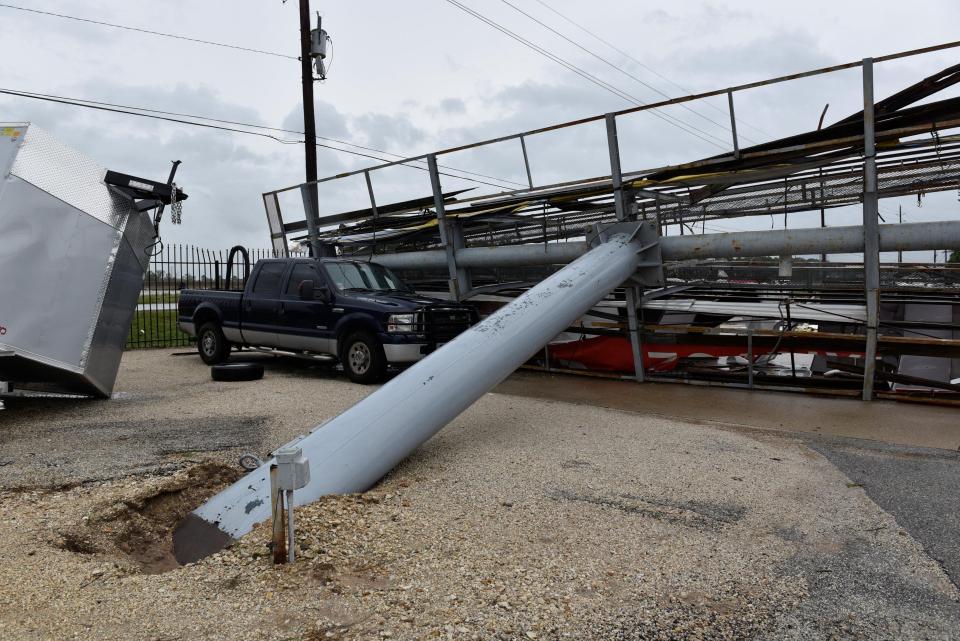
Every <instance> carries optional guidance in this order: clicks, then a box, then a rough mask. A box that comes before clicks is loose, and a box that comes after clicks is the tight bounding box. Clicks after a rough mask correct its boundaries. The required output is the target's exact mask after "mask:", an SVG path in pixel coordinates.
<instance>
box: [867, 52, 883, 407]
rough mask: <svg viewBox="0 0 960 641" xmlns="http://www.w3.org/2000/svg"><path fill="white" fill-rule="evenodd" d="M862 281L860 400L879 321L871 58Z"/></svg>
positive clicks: (873, 361) (874, 355)
mask: <svg viewBox="0 0 960 641" xmlns="http://www.w3.org/2000/svg"><path fill="white" fill-rule="evenodd" d="M863 158H864V161H863V280H864V287H865V289H866V296H867V300H866V303H867V347H866V353H865V355H864V364H863V400H865V401H869V400H871V399H872V398H873V373H874V370H875V369H876V366H877V326H878V325H879V322H880V223H879V222H878V220H877V218H878V216H879V214H880V212H879V202H878V196H877V150H876V140H875V138H874V119H873V59H872V58H864V60H863Z"/></svg>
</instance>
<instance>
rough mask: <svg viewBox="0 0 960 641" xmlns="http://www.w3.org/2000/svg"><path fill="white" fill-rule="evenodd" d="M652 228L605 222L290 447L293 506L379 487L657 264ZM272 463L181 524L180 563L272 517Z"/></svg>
mask: <svg viewBox="0 0 960 641" xmlns="http://www.w3.org/2000/svg"><path fill="white" fill-rule="evenodd" d="M621 229H633V232H629V231H626V232H620V231H619V230H621ZM650 232H652V233H653V234H654V235H655V233H656V230H655V227H653V226H652V225H651V224H650V223H645V224H643V225H638V224H636V223H633V224H627V227H620V226H614V227H611V228H608V231H607V232H606V233H609V234H611V235H610V236H609V237H608V238H606V239H605V240H604V235H605V234H604V233H601V235H600V240H601V242H600V243H599V244H598V245H597V246H596V247H595V248H594V249H592V250H591V251H589V252H588V253H586V254H585V255H584V256H582V257H581V258H579V259H577V260H576V261H574V262H573V263H572V264H570V265H568V266H567V267H565V268H564V269H561V270H560V271H558V272H557V273H555V274H553V275H552V276H550V277H549V278H547V279H546V280H544V281H543V282H542V283H540V284H538V285H537V286H536V287H534V288H532V289H531V290H530V291H529V292H527V293H526V294H525V295H523V296H521V297H519V298H517V299H516V300H515V301H513V302H512V303H510V304H509V305H507V306H505V307H503V308H502V309H500V310H499V311H498V312H497V313H495V314H493V315H492V316H490V317H489V318H487V319H486V320H484V321H483V322H482V323H479V324H478V325H476V326H474V327H473V328H471V329H469V330H467V331H466V332H464V333H463V334H461V335H460V336H458V337H457V338H456V339H454V340H453V341H451V342H450V343H448V344H447V345H445V346H443V347H442V348H440V349H439V350H437V351H436V352H434V353H433V354H431V355H430V356H428V357H427V358H425V359H424V360H422V361H420V362H419V363H417V364H416V365H414V366H413V367H411V368H410V369H408V370H406V371H405V372H403V373H402V374H400V375H399V376H397V377H396V378H394V379H393V380H392V381H390V382H389V383H387V384H385V385H384V386H383V387H381V388H380V389H378V390H377V391H375V392H374V393H373V394H371V395H370V396H368V397H366V398H365V399H363V400H362V401H360V402H359V403H357V404H356V405H354V406H353V407H351V408H350V409H348V410H347V411H345V412H343V413H342V414H340V415H339V416H337V417H335V418H333V419H331V420H330V421H328V422H326V423H324V424H322V425H319V426H317V427H316V428H314V429H313V430H312V431H311V432H310V433H309V434H307V435H306V436H304V437H302V438H300V439H298V440H296V441H294V442H293V443H291V444H289V445H288V446H286V447H290V446H296V447H299V448H302V450H303V453H304V456H305V457H306V458H307V459H309V460H310V462H311V468H312V470H311V471H312V474H311V478H310V481H309V483H308V484H307V486H306V487H304V488H303V489H302V490H300V491H299V492H298V493H297V495H296V497H295V499H296V503H297V504H299V505H303V504H307V503H312V502H313V501H316V500H317V499H318V498H320V497H321V496H324V495H327V494H345V493H350V492H360V491H363V490H366V489H367V488H369V487H370V486H371V485H373V484H374V483H376V482H377V481H378V480H379V479H380V478H382V477H383V476H384V475H385V474H386V473H387V472H389V471H390V470H391V469H392V468H393V467H394V466H395V465H397V463H399V462H400V461H402V460H403V459H404V458H405V457H407V456H408V455H409V454H410V452H412V451H413V450H414V449H416V448H417V447H418V446H420V445H421V444H422V443H424V442H426V441H427V440H428V439H429V438H430V437H431V436H433V435H434V434H436V433H437V432H438V431H439V430H440V429H441V428H443V427H444V426H445V425H446V424H447V423H449V422H450V421H451V420H453V419H454V418H455V417H456V416H457V415H459V414H460V413H461V412H463V411H464V410H465V409H467V408H468V407H469V406H470V405H472V404H473V403H474V401H476V400H477V399H478V398H480V397H481V396H483V394H485V393H486V392H487V391H489V390H490V389H491V388H493V387H494V386H495V385H496V384H497V383H499V382H500V381H502V380H503V379H505V378H506V377H507V376H509V375H510V374H511V373H512V372H513V371H514V370H515V369H516V368H517V367H519V366H520V365H522V364H523V363H524V362H525V361H526V360H527V359H528V358H530V357H531V356H532V355H533V354H534V353H536V352H537V351H538V350H540V349H541V348H542V347H543V345H545V344H546V343H547V342H548V341H550V340H551V339H552V338H553V337H554V336H556V335H557V334H558V333H560V332H561V331H563V329H564V328H566V327H567V326H568V325H569V324H570V323H571V322H573V321H574V320H575V319H577V318H579V317H580V316H582V315H583V314H584V313H586V312H587V310H589V309H590V308H591V307H593V306H594V305H595V304H596V303H598V302H599V301H600V300H601V299H603V298H604V297H605V296H606V295H607V294H608V293H609V292H610V291H612V290H613V289H614V288H616V287H618V286H620V285H621V284H622V283H623V282H624V281H626V280H627V279H628V278H630V277H631V276H632V275H634V274H635V273H636V271H637V268H638V267H640V266H643V265H644V264H645V263H647V262H654V261H656V262H658V261H659V252H658V251H657V246H656V245H657V243H656V241H652V242H649V233H650ZM638 234H639V236H638ZM645 240H647V241H648V242H646V244H643V243H644V241H645ZM444 264H445V263H444ZM465 365H466V366H465ZM272 463H273V460H270V461H267V462H266V463H265V464H264V465H262V466H261V467H260V468H258V469H257V470H255V471H253V472H251V473H250V474H248V475H247V476H245V477H243V478H242V479H240V480H239V481H237V482H236V483H234V484H233V485H232V486H230V487H229V488H227V489H226V490H224V491H223V492H221V493H220V494H217V495H216V496H214V497H213V498H212V499H210V500H209V501H208V502H207V503H205V504H204V505H202V506H201V507H199V508H198V509H197V510H195V511H194V512H193V513H192V514H190V515H189V516H188V517H187V518H186V519H185V520H184V522H183V523H181V524H180V525H179V527H178V528H177V530H176V531H175V532H174V537H173V541H174V552H175V554H176V556H177V559H178V560H180V561H181V562H183V563H186V562H191V561H195V560H197V559H200V558H203V557H205V556H207V555H209V554H212V553H214V552H216V551H218V550H220V549H221V548H222V547H223V546H225V545H226V544H227V543H229V542H230V541H231V540H232V539H234V538H236V537H239V536H242V535H244V534H246V533H247V532H249V531H250V530H251V529H252V528H253V526H254V525H256V524H257V523H259V522H261V521H265V520H267V519H268V518H270V496H271V495H270V480H269V469H270V465H271V464H272Z"/></svg>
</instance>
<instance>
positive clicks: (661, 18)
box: [0, 0, 960, 248]
mask: <svg viewBox="0 0 960 641" xmlns="http://www.w3.org/2000/svg"><path fill="white" fill-rule="evenodd" d="M461 2H462V3H463V4H465V5H467V6H469V7H471V8H473V9H474V10H476V11H478V12H481V13H482V14H484V15H486V16H488V17H489V18H490V19H492V20H494V21H496V22H498V23H499V24H501V25H503V26H504V27H506V28H508V29H510V30H512V31H514V32H516V33H517V34H519V35H521V36H523V37H524V38H526V39H528V40H530V41H532V42H534V43H536V44H537V45H539V46H541V47H543V48H545V49H547V50H549V51H551V52H553V53H555V54H556V55H558V56H561V57H562V58H564V59H566V60H569V61H570V62H572V63H573V64H575V65H577V66H578V67H581V68H582V69H584V70H586V71H588V72H589V73H591V74H594V75H595V76H597V77H599V78H601V79H602V80H603V81H604V82H607V83H610V84H611V85H614V86H616V87H617V88H618V89H619V90H620V91H621V92H623V93H626V94H628V95H629V96H631V97H632V99H635V100H640V101H643V102H649V101H654V100H657V99H658V98H661V97H662V94H668V95H670V96H676V95H681V94H684V93H687V92H688V91H701V90H707V89H714V88H719V87H723V86H727V85H731V84H737V83H742V82H748V81H753V80H759V79H763V78H767V77H771V76H775V75H780V74H786V73H792V72H797V71H803V70H806V69H810V68H814V67H820V66H825V65H829V64H834V63H838V62H844V61H848V60H854V59H860V58H863V57H864V56H868V55H874V56H876V55H882V54H885V53H890V52H896V51H900V50H906V49H911V48H916V47H923V46H927V45H931V44H936V43H940V42H947V41H950V40H953V39H956V25H957V24H960V3H957V2H949V1H946V0H926V1H923V0H916V1H914V2H911V3H892V2H890V3H887V2H880V3H878V2H876V1H871V2H864V1H857V2H837V1H836V0H832V1H830V2H826V1H819V0H810V1H807V2H803V3H797V2H782V1H766V2H701V1H693V0H691V1H676V0H675V1H674V2H670V3H653V2H614V1H611V0H595V1H594V2H590V3H584V2H574V1H573V0H543V1H541V0H510V2H509V3H507V2H505V1H504V0H461ZM9 4H14V5H18V6H22V7H28V8H32V9H37V10H42V11H49V12H56V13H63V14H70V15H74V16H78V17H84V18H90V19H95V20H101V21H107V22H113V23H119V24H124V25H130V26H136V27H142V28H145V29H151V30H156V31H163V32H169V33H176V34H181V35H184V36H188V37H193V38H200V39H205V40H212V41H217V42H222V43H228V44H233V45H238V46H243V47H248V48H254V49H260V50H264V51H270V52H276V53H281V54H286V55H290V56H296V55H297V48H298V22H297V20H298V18H297V6H296V0H290V1H289V2H287V3H283V2H281V0H193V1H192V2H188V1H186V0H167V1H165V2H163V3H158V2H149V1H147V0H124V1H123V2H121V1H120V0H88V1H86V2H82V3H81V2H66V1H59V0H19V2H17V1H14V2H10V3H9ZM511 4H512V5H513V6H511ZM313 8H314V9H316V10H319V11H320V12H321V13H322V15H323V19H324V27H325V28H326V29H327V30H328V31H329V32H330V35H331V36H332V38H333V40H334V44H333V59H332V68H331V73H330V77H329V79H328V80H327V81H326V82H324V83H322V84H319V83H318V84H317V86H316V98H317V109H316V113H317V130H318V134H319V135H320V136H325V137H329V138H334V139H339V140H344V141H348V142H353V143H356V144H360V145H365V146H368V147H372V148H376V149H380V150H384V151H387V152H391V153H396V154H404V155H407V154H410V155H412V154H416V153H422V152H426V151H430V150H432V149H437V148H441V147H448V146H453V145H456V144H461V143H465V142H470V141H474V140H479V139H483V138H488V137H493V136H496V135H503V134H508V133H514V132H517V131H520V130H523V129H529V128H533V127H538V126H542V125H546V124H552V123H556V122H560V121H563V120H569V119H572V118H576V117H581V116H586V115H591V114H595V113H603V112H606V111H611V110H616V109H622V108H624V107H628V106H630V102H629V100H628V99H625V98H624V97H622V96H617V95H614V94H612V93H610V92H608V91H606V90H604V89H603V88H601V87H598V86H596V85H595V84H592V83H591V82H589V81H587V80H585V79H583V78H581V77H579V76H578V75H576V74H574V73H572V72H570V71H568V70H566V69H563V68H562V67H560V66H559V65H557V64H556V63H554V62H551V61H550V60H547V59H546V58H544V57H542V56H540V55H539V54H537V53H536V52H534V51H532V50H530V49H529V48H526V47H524V46H523V45H521V44H520V43H518V42H515V41H514V40H512V39H510V38H509V37H507V36H505V35H503V34H502V33H500V32H498V31H496V30H495V29H493V28H492V27H490V26H489V25H486V24H484V23H482V22H480V21H479V20H477V19H476V18H474V17H472V16H470V15H468V14H467V13H465V12H463V11H462V10H460V9H458V8H457V7H455V6H454V5H453V4H451V3H450V2H448V1H447V0H408V1H405V2H396V1H386V0H380V1H374V0H367V1H363V0H351V1H349V2H347V1H343V0H341V1H339V2H334V1H332V0H327V1H326V2H322V3H321V2H318V0H314V1H313ZM551 8H552V9H555V10H556V11H559V12H561V13H562V14H564V15H566V16H567V17H569V18H570V19H572V20H573V21H575V22H576V23H577V24H579V25H581V26H583V27H586V28H587V29H589V30H591V31H593V32H594V33H595V34H597V35H599V36H601V37H602V38H603V39H605V40H607V41H609V43H611V44H613V45H615V46H616V47H617V48H618V49H620V50H621V51H616V50H614V49H611V48H610V47H609V46H607V45H606V44H604V43H602V42H600V41H598V40H596V39H594V38H592V37H591V36H590V35H588V34H586V33H584V32H583V31H580V30H578V29H577V27H576V26H574V25H573V24H571V23H570V22H567V21H565V20H564V19H563V18H562V17H560V16H558V15H557V14H556V13H554V12H552V11H551V10H550V9H551ZM518 9H519V10H522V11H524V12H527V13H529V14H531V15H532V16H534V17H536V18H537V19H539V20H541V21H543V22H545V23H547V24H548V25H550V26H551V27H552V28H554V29H556V30H557V31H560V32H561V33H563V34H564V35H566V36H567V37H568V38H570V39H571V40H573V41H575V42H576V43H577V44H579V45H581V46H582V47H584V48H586V49H588V50H590V51H591V52H593V53H594V54H596V56H594V55H591V54H590V53H588V52H586V51H584V50H582V49H580V48H578V47H577V46H575V45H574V44H572V43H570V42H568V41H565V40H563V39H562V38H561V37H559V36H557V35H556V34H554V33H551V32H550V31H548V30H546V29H545V28H544V27H542V26H541V25H539V24H537V23H536V22H534V21H532V20H531V19H530V18H528V17H527V16H525V15H523V14H522V13H521V12H520V11H518ZM956 52H957V50H953V52H948V53H946V54H935V55H930V56H925V57H923V58H914V59H909V60H905V61H898V62H894V63H887V64H884V65H881V66H879V67H878V69H877V97H878V99H879V98H882V97H883V96H885V95H887V94H889V93H890V92H892V91H894V90H896V89H898V88H900V87H902V86H904V85H906V84H908V83H910V82H913V81H916V80H917V79H919V78H921V77H923V76H925V75H929V74H931V73H933V72H935V71H937V70H938V69H940V68H942V67H945V66H947V65H948V64H954V63H956V59H957V55H958V54H957V53H956ZM624 53H626V54H629V57H627V56H625V55H624ZM0 57H2V59H3V60H4V62H5V64H3V65H2V66H0V87H3V88H6V89H16V90H26V91H33V92H41V93H48V94H57V95H62V96H69V97H72V98H82V99H87V100H98V101H103V102H112V103H119V104H124V105H131V106H137V107H146V108H151V109H159V110H166V111H174V112H183V113H191V114H197V115H202V116H209V117H213V118H220V119H227V120H236V121H242V122H249V123H255V124H261V125H265V126H271V127H279V128H284V129H292V130H299V129H300V128H301V127H302V117H301V115H300V112H301V106H300V104H301V103H300V84H299V65H298V62H297V61H296V60H291V59H289V58H284V57H279V56H271V55H264V54H257V53H250V52H245V51H240V50H233V49H226V48H222V47H214V46H209V45H203V44H197V43H191V42H185V41H180V40H171V39H168V38H161V37H155V36H151V35H146V34H142V33H136V32H131V31H123V30H118V29H113V28H108V27H103V26H98V25H93V24H85V23H80V22H76V21H71V20H65V19H61V18H55V17H49V16H45V15H38V14H35V13H28V12H24V11H18V10H14V9H10V8H4V7H0ZM858 74H859V72H858V71H851V72H843V73H838V74H833V75H831V76H829V77H821V78H817V79H813V80H805V81H802V82H797V83H791V84H790V85H789V86H787V85H780V86H778V87H776V88H769V89H761V90H756V91H751V92H747V93H745V94H743V95H742V96H739V97H738V101H739V102H738V117H739V118H740V119H741V120H742V121H743V123H742V126H741V133H742V134H743V136H744V137H745V138H747V139H750V140H754V141H763V140H766V139H769V138H770V137H772V136H777V137H779V136H782V135H788V134H791V133H797V132H800V131H804V130H807V129H810V128H813V127H815V126H816V121H817V118H818V116H819V114H820V110H821V109H822V108H823V106H824V103H828V102H829V103H830V110H829V112H828V117H827V122H831V121H832V120H833V119H839V118H841V117H844V116H846V115H848V114H849V113H852V112H854V111H856V110H857V109H858V108H859V107H858V102H859V100H860V95H859V88H860V79H859V75H858ZM691 107H692V109H693V111H690V110H687V109H686V108H673V109H672V110H670V111H668V112H666V113H665V116H667V118H670V119H671V120H672V122H667V121H666V120H665V119H662V118H661V117H653V116H651V115H649V114H638V115H635V116H630V117H629V118H628V119H625V121H624V122H623V123H621V136H622V140H621V148H622V153H623V156H624V164H625V169H641V168H644V167H652V166H660V165H663V164H666V163H670V162H679V161H684V160H691V159H695V158H698V157H702V156H705V155H712V154H715V153H718V152H719V151H721V150H722V149H723V147H724V145H725V144H727V143H726V141H727V139H728V136H729V134H728V132H726V131H725V130H724V129H723V128H722V127H721V126H720V124H723V123H724V122H725V115H724V109H725V101H723V100H721V101H719V102H713V103H709V104H700V103H697V104H696V105H691ZM0 121H32V122H35V123H37V124H38V125H40V126H41V127H43V128H45V129H47V130H49V131H52V132H53V133H54V134H55V135H56V136H57V137H59V138H60V139H61V140H63V141H64V142H66V143H68V144H70V145H72V146H74V147H76V148H78V149H80V150H82V151H83V152H85V153H86V154H88V155H89V156H91V157H93V158H94V159H96V160H97V161H99V162H100V163H101V164H103V165H105V166H107V167H110V168H112V169H116V170H120V171H124V172H128V173H133V174H139V175H143V176H147V177H153V178H156V179H163V178H165V177H166V174H167V172H168V168H169V161H170V160H173V159H180V160H182V161H183V165H182V167H181V170H180V173H179V174H178V183H179V184H180V185H182V186H183V188H184V189H185V190H186V191H187V192H188V193H189V194H190V201H189V202H188V203H187V204H186V206H185V208H184V224H183V226H182V227H180V228H172V227H171V226H170V225H166V226H165V228H164V236H165V240H166V241H167V242H184V243H193V244H196V245H199V246H202V247H210V248H221V247H229V246H230V245H233V244H236V243H243V244H246V245H248V246H251V247H266V246H267V245H268V238H267V228H266V221H265V216H264V212H263V208H262V200H261V197H260V194H261V193H263V192H265V191H270V190H273V189H277V188H280V187H285V186H289V185H293V184H296V183H298V182H300V181H302V179H303V161H302V154H303V152H302V146H300V145H295V144H282V143H280V142H277V141H275V140H272V139H269V138H265V137H257V136H250V135H241V134H236V133H227V132H221V131H215V130H210V129H200V128H195V127H188V126H184V125H177V124H172V123H163V122H160V121H156V120H148V119H143V118H136V117H131V116H125V115H119V114H110V113H106V112H99V111H92V110H87V109H80V108H76V107H70V106H63V105H56V104H52V103H48V102H39V101H34V100H28V99H23V98H13V97H9V96H3V95H0ZM677 121H679V122H680V124H681V125H682V126H683V128H684V129H688V131H684V130H683V129H681V128H680V127H679V126H677ZM718 123H719V124H718ZM276 135H277V136H278V137H280V138H283V139H284V140H296V139H297V136H296V135H295V134H285V133H277V134H276ZM529 144H530V151H531V164H532V167H533V173H534V178H535V180H536V181H537V182H539V183H541V184H542V183H545V182H548V181H554V180H563V179H569V178H575V177H580V176H587V175H599V174H602V173H605V171H606V172H608V171H609V169H608V168H607V167H605V162H606V158H605V147H604V144H605V140H604V137H603V131H602V127H584V128H581V129H579V130H577V131H572V132H568V133H564V134H561V135H549V136H541V137H538V138H536V139H532V140H531V141H530V143H529ZM319 158H320V174H321V176H324V175H330V174H335V173H339V172H342V171H345V170H350V169H357V168H361V167H364V166H367V165H369V164H371V163H373V162H374V161H371V160H370V159H366V158H361V157H357V156H351V155H349V154H345V153H341V152H336V151H331V150H326V149H321V150H319ZM441 162H446V163H447V164H449V165H452V166H456V167H458V168H462V169H468V170H471V171H475V172H479V173H483V174H487V175H490V176H495V177H497V178H498V179H501V180H514V181H517V180H521V179H522V178H523V165H522V157H521V156H520V153H519V148H518V147H516V146H511V145H499V146H496V147H493V148H490V149H487V150H485V151H483V152H480V153H473V154H460V155H458V156H457V157H455V158H450V159H448V160H447V161H441ZM375 183H376V188H377V193H378V200H379V201H380V202H381V203H386V202H390V201H391V200H394V199H400V198H406V197H413V196H423V195H428V194H429V183H428V181H427V176H426V174H425V172H420V171H416V170H411V169H407V168H402V167H401V168H396V169H393V170H390V171H386V172H381V173H379V174H377V175H376V177H375ZM467 186H476V185H471V184H470V183H467V182H464V181H460V180H456V179H452V178H445V179H444V188H456V187H467ZM361 187H362V185H361V184H359V183H358V182H350V181H345V182H342V184H340V183H338V184H337V185H336V186H329V187H325V188H324V189H323V190H322V191H321V196H320V198H321V202H322V211H323V212H336V211H343V210H349V209H353V208H356V207H360V206H363V202H364V200H363V198H364V195H365V192H364V191H363V190H362V189H361ZM489 191H491V188H489V187H484V186H480V187H478V192H484V193H486V192H489ZM900 205H903V210H904V219H905V220H909V221H921V220H935V219H947V218H956V217H957V216H958V214H960V202H958V194H957V192H951V193H949V194H941V195H934V196H930V197H928V198H927V199H926V200H925V201H924V202H923V206H922V207H917V203H916V199H915V198H914V199H903V200H902V201H901V200H897V201H894V200H888V201H883V203H882V212H884V213H885V214H893V215H894V216H895V215H896V214H895V213H894V212H896V211H897V208H898V207H899V206H900ZM289 206H290V207H295V206H296V202H295V201H294V202H291V203H290V204H289ZM829 216H830V222H831V223H833V224H851V223H854V222H856V220H857V218H858V217H859V212H858V211H857V210H855V209H854V210H846V211H837V212H831V213H830V214H829ZM771 224H773V223H772V221H770V220H769V219H753V220H751V221H748V222H744V221H722V222H721V223H718V224H709V223H708V230H707V231H711V229H710V228H712V229H713V230H714V231H720V230H728V229H736V228H746V227H752V228H761V229H762V228H769V226H770V225H771ZM775 224H777V225H778V226H779V225H782V219H781V220H780V221H777V222H776V223H775ZM812 224H816V218H815V217H811V216H807V217H804V216H802V215H798V216H796V217H795V218H794V217H792V218H791V225H798V226H799V225H812Z"/></svg>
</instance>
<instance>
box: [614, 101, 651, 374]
mask: <svg viewBox="0 0 960 641" xmlns="http://www.w3.org/2000/svg"><path fill="white" fill-rule="evenodd" d="M606 120H607V148H608V149H609V151H610V180H611V181H612V182H613V203H614V207H615V209H616V213H617V220H619V221H622V222H626V221H628V220H630V219H631V218H636V216H635V215H634V216H631V211H630V207H629V202H628V198H627V193H626V192H625V191H624V189H623V173H622V171H621V169H620V142H619V140H618V139H617V117H616V116H615V115H614V114H607V116H606ZM625 293H626V305H627V333H628V334H630V351H631V352H632V354H633V373H634V376H635V377H636V379H637V380H638V381H639V382H641V383H642V382H643V339H642V338H641V336H640V327H639V323H638V322H637V307H639V306H640V292H639V288H638V287H637V286H636V285H628V286H627V287H626V292H625Z"/></svg>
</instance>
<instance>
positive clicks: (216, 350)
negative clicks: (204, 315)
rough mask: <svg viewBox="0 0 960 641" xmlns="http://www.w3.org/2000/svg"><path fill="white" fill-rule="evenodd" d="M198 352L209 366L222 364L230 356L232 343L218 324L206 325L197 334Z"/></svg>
mask: <svg viewBox="0 0 960 641" xmlns="http://www.w3.org/2000/svg"><path fill="white" fill-rule="evenodd" d="M197 351H198V352H200V358H201V359H202V360H203V362H204V363H206V364H207V365H216V364H217V363H222V362H224V361H225V360H227V358H229V356H230V343H229V342H228V341H227V337H226V336H224V335H223V330H222V329H220V325H219V324H217V323H213V322H211V323H204V324H203V325H201V326H200V331H198V332H197Z"/></svg>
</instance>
